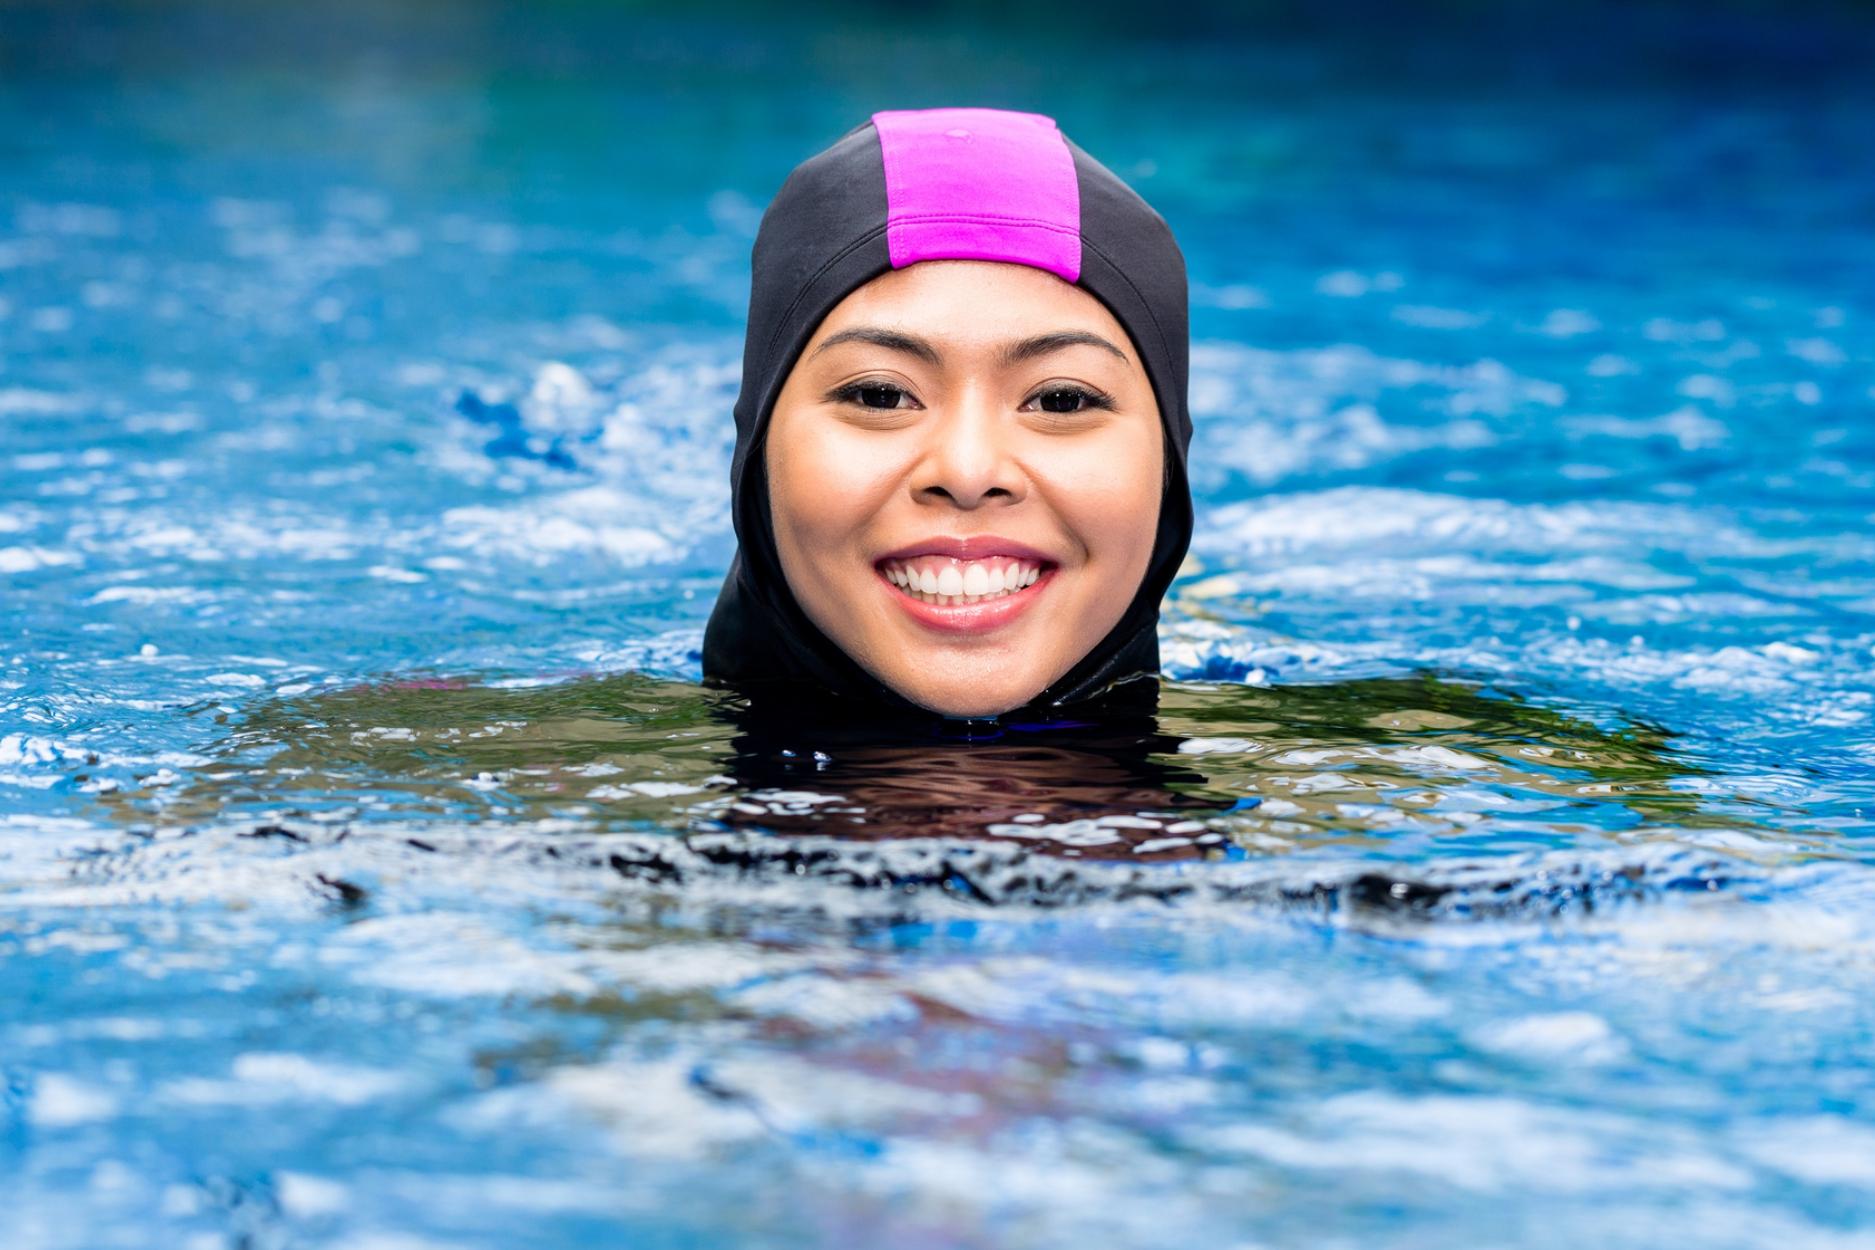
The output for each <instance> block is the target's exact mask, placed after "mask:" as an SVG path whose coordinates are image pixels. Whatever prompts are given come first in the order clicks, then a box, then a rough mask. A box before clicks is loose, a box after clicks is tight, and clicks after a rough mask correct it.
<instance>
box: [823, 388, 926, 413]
mask: <svg viewBox="0 0 1875 1250" xmlns="http://www.w3.org/2000/svg"><path fill="white" fill-rule="evenodd" d="M836 394H837V395H838V397H839V398H840V399H841V400H843V401H844V402H846V403H849V404H858V405H859V406H860V407H861V408H880V409H886V408H910V407H911V406H912V405H913V403H914V401H913V400H912V397H911V394H910V392H908V391H906V390H905V389H904V388H903V387H898V386H892V385H890V384H889V383H885V382H855V383H854V384H853V385H851V386H843V387H841V388H840V389H839V391H837V392H836Z"/></svg>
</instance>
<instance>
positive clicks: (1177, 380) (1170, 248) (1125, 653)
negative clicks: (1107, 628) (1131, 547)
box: [703, 109, 1191, 721]
mask: <svg viewBox="0 0 1875 1250" xmlns="http://www.w3.org/2000/svg"><path fill="white" fill-rule="evenodd" d="M937 259H953V260H992V261H1003V262H1008V263H1013V264H1022V265H1029V266H1032V267H1034V268H1038V269H1044V270H1047V271H1048V272H1050V273H1054V274H1056V275H1057V276H1059V277H1061V278H1063V279H1065V280H1067V281H1069V282H1073V283H1075V284H1077V285H1078V286H1080V287H1081V288H1082V289H1083V290H1086V291H1088V292H1089V293H1091V294H1092V295H1094V296H1095V297H1096V298H1098V299H1099V300H1100V301H1101V302H1102V303H1103V304H1105V305H1106V306H1107V309H1108V310H1109V311H1110V312H1111V313H1112V314H1113V315H1114V317H1115V319H1117V320H1118V321H1119V322H1120V324H1121V325H1122V326H1124V327H1125V328H1126V331H1127V333H1128V334H1129V335H1130V336H1131V337H1132V341H1133V346H1134V348H1135V350H1137V351H1138V352H1139V356H1140V360H1141V361H1142V363H1143V364H1144V365H1145V369H1146V375H1147V377H1148V378H1149V379H1150V380H1151V382H1152V388H1153V392H1154V395H1155V396H1156V397H1157V399H1158V403H1159V412H1160V415H1161V417H1162V419H1163V421H1164V424H1165V436H1166V437H1165V443H1166V449H1167V454H1166V461H1167V466H1168V471H1167V478H1166V488H1165V496H1164V500H1163V502H1162V503H1161V505H1160V509H1159V529H1158V534H1157V536H1156V539H1155V541H1154V545H1153V552H1152V560H1151V563H1150V565H1149V566H1148V568H1147V571H1146V577H1145V580H1144V581H1143V582H1142V583H1141V584H1140V588H1139V593H1138V594H1137V595H1135V596H1134V598H1133V602H1132V603H1131V604H1130V605H1129V606H1128V608H1127V610H1126V613H1125V615H1123V616H1122V617H1121V618H1120V621H1119V623H1118V624H1117V625H1115V626H1114V627H1113V629H1112V631H1111V632H1109V633H1108V635H1107V636H1106V637H1105V638H1103V639H1102V640H1101V641H1100V643H1099V644H1098V645H1097V646H1095V648H1094V649H1093V650H1092V651H1091V652H1089V653H1088V654H1087V656H1086V657H1085V658H1083V659H1082V660H1081V661H1080V662H1079V663H1077V664H1076V665H1075V666H1074V667H1073V668H1072V669H1070V670H1069V671H1068V673H1067V674H1066V675H1065V676H1063V677H1062V678H1061V679H1060V680H1059V681H1057V682H1055V683H1054V685H1052V686H1050V687H1049V688H1048V689H1047V690H1045V691H1043V692H1042V693H1041V694H1040V695H1039V696H1037V697H1036V699H1035V700H1034V701H1033V702H1032V703H1031V704H1030V705H1029V706H1028V707H1027V708H1025V709H1021V710H1019V712H1018V713H1016V714H1012V717H1011V718H1012V719H1017V720H1029V721H1033V720H1050V719H1061V718H1064V717H1067V718H1071V717H1073V716H1074V715H1075V714H1076V712H1077V710H1079V711H1085V710H1087V709H1089V708H1091V707H1092V706H1094V705H1096V704H1102V705H1104V704H1106V703H1108V702H1109V701H1117V702H1121V703H1134V704H1136V703H1137V702H1138V701H1139V699H1140V697H1141V696H1142V695H1143V697H1144V698H1145V699H1147V700H1151V699H1152V698H1154V697H1155V696H1156V690H1157V687H1156V684H1155V683H1154V682H1152V681H1151V680H1150V678H1152V677H1153V676H1154V675H1156V674H1157V673H1158V670H1159V642H1158V620H1159V602H1160V600H1161V599H1162V598H1163V597H1164V595H1165V591H1166V588H1167V587H1168V586H1170V585H1171V582H1172V578H1173V576H1174V575H1175V574H1176V573H1177V572H1178V568H1179V564H1180V563H1181V562H1182V561H1183V559H1184V556H1185V548H1186V546H1187V544H1188V543H1189V542H1190V540H1191V491H1190V487H1189V485H1188V484H1187V479H1186V473H1185V457H1186V449H1187V447H1188V445H1189V444H1190V442H1191V416H1190V413H1189V412H1188V410H1187V407H1186V397H1185V390H1186V376H1187V356H1188V335H1189V330H1188V327H1187V314H1186V291H1185V262H1184V258H1183V257H1182V256H1181V255H1180V253H1179V250H1178V245H1177V244H1176V243H1175V242H1174V241H1173V239H1172V233H1171V231H1170V230H1168V229H1167V228H1166V224H1165V222H1164V221H1163V220H1162V219H1161V218H1160V217H1159V215H1158V214H1157V213H1155V212H1154V211H1153V210H1152V209H1151V207H1149V206H1148V205H1147V204H1146V202H1145V201H1144V200H1142V199H1140V198H1139V196H1138V195H1136V194H1135V193H1134V192H1133V191H1132V189H1131V188H1129V187H1128V186H1127V185H1126V184H1125V183H1123V182H1121V181H1120V180H1119V179H1118V178H1117V177H1115V176H1114V175H1113V174H1112V173H1111V172H1109V171H1108V170H1107V169H1106V168H1105V167H1104V166H1102V165H1100V164H1099V163H1098V162H1096V161H1095V160H1094V159H1093V158H1092V157H1090V156H1088V155H1087V154H1086V153H1085V152H1083V151H1081V149H1080V148H1078V147H1076V146H1074V145H1073V144H1072V143H1070V142H1068V141H1067V140H1066V139H1065V138H1064V137H1063V136H1062V135H1061V133H1060V131H1059V130H1057V129H1056V127H1055V123H1054V122H1053V121H1052V120H1051V119H1049V118H1046V117H1041V116H1037V115H1035V114H1031V113H1010V112H1004V111H1001V110H997V109H930V110H924V111H920V112H896V113H878V114H875V115H874V116H873V118H872V120H871V121H869V122H867V123H865V124H864V125H861V126H859V127H858V128H856V129H854V130H852V131H850V132H848V133H847V135H846V136H845V137H843V138H842V139H841V140H840V141H839V142H837V143H835V144H834V145H833V146H832V147H830V148H828V149H827V150H826V151H824V152H822V153H820V154H819V155H817V156H814V157H812V158H810V159H809V160H807V161H805V162H804V163H802V164H801V165H800V166H799V167H797V168H796V169H795V171H794V173H793V174H791V175H790V176H789V178H788V180H787V182H786V183H785V184H783V186H782V188H781V191H780V192H779V193H778V194H777V195H776V196H775V199H774V202H773V203H772V204H770V205H769V206H768V211H767V213H765V214H764V215H763V217H762V225H761V230H760V232H759V233H758V234H757V236H756V240H755V252H754V257H753V269H754V273H753V280H752V284H751V290H750V296H749V325H748V336H747V340H746V342H745V344H744V348H743V356H742V391H741V394H740V395H739V396H738V398H737V400H736V450H735V458H734V460H733V462H732V464H731V467H730V486H731V490H732V494H733V510H734V521H735V529H736V537H737V540H738V542H739V543H740V549H739V550H738V552H737V555H736V559H735V562H734V563H733V564H732V565H731V566H730V569H729V575H728V577H727V579H726V580H725V582H724V584H723V590H722V593H721V595H720V596H719V597H718V599H717V601H716V608H715V611H714V612H713V613H712V614H711V616H710V622H709V627H708V629H707V630H706V632H705V634H704V640H703V673H704V677H705V679H706V680H708V681H711V682H714V683H718V684H723V685H728V686H732V687H735V688H737V689H740V690H742V691H744V692H746V693H747V694H748V695H749V696H750V697H751V699H753V700H754V701H755V702H757V703H758V704H760V703H769V704H770V705H771V706H773V705H776V704H781V703H782V700H784V699H785V700H787V701H788V702H787V703H786V704H785V706H797V707H798V706H806V705H808V704H811V705H813V706H814V707H815V708H816V709H818V710H822V711H824V710H827V709H829V708H831V709H833V710H835V711H836V713H837V712H838V711H840V710H850V711H851V712H852V713H854V714H856V715H865V716H873V715H878V714H880V713H885V714H888V715H889V714H893V713H902V714H906V715H913V716H924V717H929V716H930V715H931V713H929V712H926V711H924V710H923V709H921V708H918V707H917V706H916V705H915V704H913V703H911V702H910V701H908V700H906V699H904V698H903V697H901V696H900V695H898V694H897V693H896V692H894V691H892V690H891V689H889V688H888V687H886V686H885V685H884V684H883V683H881V682H880V681H879V680H878V679H877V678H875V677H873V676H872V675H871V674H870V673H867V672H866V671H865V670H864V669H862V668H861V667H860V666H859V665H858V664H857V663H855V662H854V661H853V660H852V659H851V658H850V657H849V656H848V655H846V653H845V652H843V651H841V650H840V649H839V648H838V647H837V646H835V645H834V644H833V642H832V641H830V640H829V639H828V638H827V637H826V635H825V634H823V633H821V631H820V630H819V629H817V628H816V627H815V626H814V624H813V623H812V622H811V621H809V620H808V619H807V615H806V613H804V612H803V611H802V610H801V607H800V605H799V604H798V603H796V601H795V598H794V595H793V593H792V592H791V591H790V590H789V589H788V584H787V581H786V579H785V578H784V577H783V575H782V571H781V560H780V557H779V555H778V553H777V551H776V547H775V538H774V529H773V525H772V521H771V517H770V513H769V500H768V480H767V473H766V471H765V468H764V463H763V460H764V457H763V439H764V436H765V433H766V430H767V426H768V419H769V414H770V413H771V412H772V411H773V409H774V405H775V399H776V396H778V395H779V394H780V393H781V388H782V383H783V382H784V381H786V379H787V376H788V373H789V371H790V370H792V369H793V367H794V363H795V361H796V359H798V358H799V356H800V354H801V352H802V350H803V349H804V348H805V347H806V346H807V343H808V340H809V339H810V338H812V337H813V334H814V331H815V329H816V328H817V327H818V326H819V325H820V323H821V321H822V320H823V319H824V318H825V317H826V316H827V314H828V313H829V312H831V311H832V310H833V308H834V306H835V305H836V304H838V303H839V302H840V301H841V300H842V299H844V298H846V296H847V295H849V294H851V293H852V292H853V291H854V290H855V289H856V288H858V287H860V286H862V285H864V284H865V283H867V282H870V281H871V280H872V279H874V278H876V277H878V276H879V275H881V274H883V273H886V272H888V271H889V270H892V269H902V268H904V267H905V266H907V265H911V264H916V263H917V262H919V261H923V260H937Z"/></svg>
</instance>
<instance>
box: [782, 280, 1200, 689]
mask: <svg viewBox="0 0 1875 1250" xmlns="http://www.w3.org/2000/svg"><path fill="white" fill-rule="evenodd" d="M1160 431H1161V426H1160V421H1159V409H1158V404H1157V402H1156V401H1155V400H1154V398H1153V393H1152V386H1151V383H1150V382H1149V381H1148V380H1147V378H1146V372H1145V369H1144V368H1143V367H1142V366H1141V364H1140V362H1139V358H1138V354H1137V353H1136V352H1135V351H1134V350H1133V345H1132V342H1131V340H1130V339H1129V338H1128V337H1127V334H1126V331H1125V330H1124V329H1122V328H1121V326H1120V323H1119V322H1118V321H1116V320H1114V317H1113V314H1111V313H1110V312H1108V311H1107V309H1106V306H1105V305H1103V304H1102V303H1101V302H1100V301H1099V300H1097V299H1095V298H1094V297H1093V296H1091V295H1089V294H1088V293H1087V292H1086V291H1083V290H1081V289H1080V288H1078V287H1075V286H1072V285H1070V284H1069V283H1067V282H1064V281H1062V280H1061V279H1060V278H1057V277H1055V276H1054V275H1053V274H1049V273H1045V272H1043V271H1041V270H1039V269H1031V268H1028V267H1026V266H1022V265H1005V264H994V263H990V262H986V261H926V262H923V263H921V264H916V265H911V266H909V267H907V268H905V269H899V270H894V271H893V272H891V273H888V274H885V275H883V276H881V277H879V278H876V279H874V280H873V281H871V282H869V283H867V284H866V285H865V286H863V287H860V288H859V289H858V290H856V291H854V292H853V293H852V294H851V295H849V296H847V297H846V299H845V300H843V301H841V303H840V304H839V306H838V307H836V308H835V309H834V310H833V311H832V312H831V313H829V314H828V316H827V319H826V320H825V321H823V322H822V323H821V325H820V327H819V329H817V330H816V331H815V333H814V337H813V339H812V340H811V341H810V342H809V343H808V345H807V348H806V350H805V351H804V352H802V354H801V359H800V361H799V362H798V363H797V364H796V365H795V367H794V370H793V372H792V373H790V374H789V375H788V379H787V382H786V383H785V384H784V385H783V387H782V391H781V396H780V398H779V399H778V400H777V401H776V403H775V411H774V413H773V414H772V416H771V418H770V424H769V429H768V441H767V449H766V457H767V460H766V463H767V470H768V482H769V496H770V506H771V508H772V511H773V522H774V530H775V542H776V546H777V547H778V548H779V549H780V555H781V567H782V572H783V573H784V574H785V575H786V577H787V579H788V586H789V588H790V589H791V590H792V591H793V592H794V597H795V599H796V600H797V601H798V602H799V603H800V605H801V607H802V609H803V610H804V611H805V612H806V613H807V615H808V618H809V619H810V620H812V621H813V622H814V624H815V625H816V626H818V627H819V629H820V630H821V632H822V633H824V634H826V635H827V637H828V638H830V639H832V640H833V642H834V643H835V644H837V645H838V646H839V647H840V649H841V650H843V651H845V652H846V653H847V654H848V655H850V656H852V657H853V659H854V660H856V661H857V662H858V663H859V664H860V666H861V667H863V668H864V669H866V671H867V672H869V673H871V674H872V675H873V676H874V677H876V678H878V679H879V680H880V681H882V682H884V683H885V684H886V685H887V686H889V687H891V688H892V689H893V690H895V691H897V692H898V693H899V694H901V695H903V696H904V697H905V698H907V699H909V700H911V701H912V702H914V703H917V704H920V705H921V706H923V707H927V708H930V709H931V710H933V711H936V712H941V713H944V714H946V715H950V716H991V715H995V714H997V713H999V712H1005V711H1008V710H1009V709H1011V708H1015V707H1019V706H1021V705H1022V704H1024V703H1026V702H1028V701H1029V700H1031V699H1033V698H1034V697H1035V696H1036V695H1038V694H1040V693H1041V692H1042V691H1043V690H1044V689H1046V688H1047V687H1048V685H1049V684H1050V683H1052V682H1053V681H1055V680H1056V679H1057V678H1059V677H1061V676H1062V675H1063V674H1064V673H1066V672H1067V671H1068V670H1069V669H1070V668H1072V667H1073V666H1074V664H1075V662H1076V661H1078V660H1080V659H1081V658H1082V657H1083V656H1085V655H1086V654H1087V653H1088V652H1089V651H1091V650H1093V648H1094V646H1095V644H1096V643H1098V642H1099V641H1100V640H1101V639H1102V638H1103V637H1105V636H1106V634H1107V632H1108V631H1109V630H1110V629H1112V628H1113V626H1114V625H1115V624H1117V623H1118V622H1119V619H1120V617H1121V616H1122V615H1123V614H1124V613H1125V611H1126V609H1127V607H1128V606H1129V605H1130V604H1131V602H1132V600H1133V596H1134V594H1135V593H1136V592H1137V591H1138V589H1139V585H1140V582H1141V581H1142V580H1143V579H1144V578H1145V575H1146V568H1147V565H1148V563H1149V561H1150V558H1151V555H1152V547H1153V538H1154V535H1155V534H1156V532H1157V529H1158V522H1159V503H1160V494H1161V488H1162V481H1163V478H1164V472H1165V464H1164V456H1165V451H1164V446H1163V438H1162V435H1161V432H1160Z"/></svg>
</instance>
